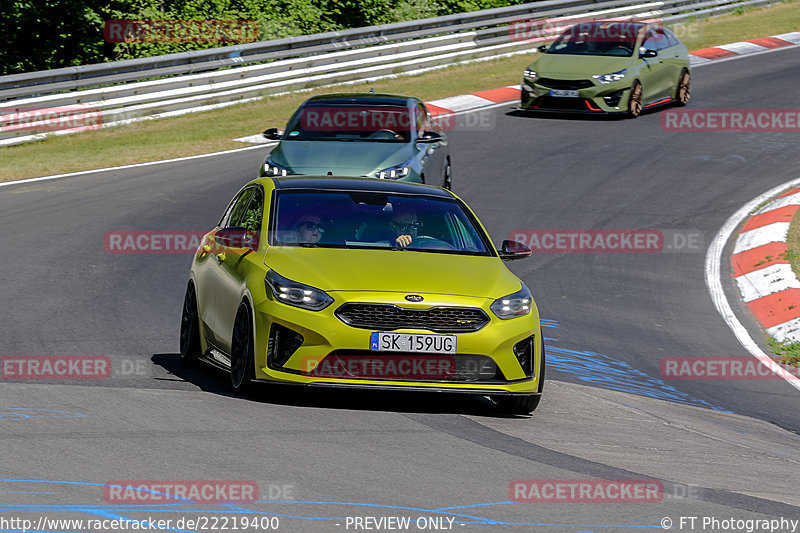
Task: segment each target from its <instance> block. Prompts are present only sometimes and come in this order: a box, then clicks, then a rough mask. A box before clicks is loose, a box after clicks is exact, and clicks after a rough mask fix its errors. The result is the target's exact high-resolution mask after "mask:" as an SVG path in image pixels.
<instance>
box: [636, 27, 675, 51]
mask: <svg viewBox="0 0 800 533" xmlns="http://www.w3.org/2000/svg"><path fill="white" fill-rule="evenodd" d="M643 46H644V47H645V48H647V49H648V50H663V49H664V48H669V47H670V46H671V45H670V44H669V40H668V39H667V36H666V34H665V33H664V30H662V29H661V28H653V29H650V30H648V32H647V39H645V41H644V45H643Z"/></svg>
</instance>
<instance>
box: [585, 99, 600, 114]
mask: <svg viewBox="0 0 800 533" xmlns="http://www.w3.org/2000/svg"><path fill="white" fill-rule="evenodd" d="M583 103H584V104H586V107H588V108H589V110H590V111H602V109H600V108H599V107H595V106H594V104H593V103H592V101H591V100H587V99H584V100H583Z"/></svg>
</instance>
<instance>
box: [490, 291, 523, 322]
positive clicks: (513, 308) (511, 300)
mask: <svg viewBox="0 0 800 533" xmlns="http://www.w3.org/2000/svg"><path fill="white" fill-rule="evenodd" d="M532 302H533V298H532V297H531V291H530V290H528V287H526V286H525V284H524V283H523V284H522V288H521V289H520V290H518V291H517V292H515V293H514V294H509V295H508V296H503V297H502V298H498V299H497V300H495V301H494V302H493V303H492V305H491V306H490V307H489V309H491V310H492V312H493V313H494V314H495V315H496V316H497V318H500V319H503V320H508V319H509V318H514V317H518V316H524V315H527V314H529V313H530V312H531V304H532Z"/></svg>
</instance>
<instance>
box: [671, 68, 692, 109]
mask: <svg viewBox="0 0 800 533" xmlns="http://www.w3.org/2000/svg"><path fill="white" fill-rule="evenodd" d="M691 97H692V94H691V92H689V71H688V70H686V69H683V71H681V77H680V78H678V87H677V89H676V90H675V101H676V102H678V105H686V104H687V103H689V98H691Z"/></svg>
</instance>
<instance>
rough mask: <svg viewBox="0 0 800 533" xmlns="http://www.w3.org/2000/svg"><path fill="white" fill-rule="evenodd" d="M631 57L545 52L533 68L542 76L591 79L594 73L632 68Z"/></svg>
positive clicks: (600, 73)
mask: <svg viewBox="0 0 800 533" xmlns="http://www.w3.org/2000/svg"><path fill="white" fill-rule="evenodd" d="M633 59H634V58H631V57H613V56H585V55H569V54H543V55H542V57H540V58H539V59H538V60H537V61H536V62H535V63H534V64H533V65H531V66H530V68H531V69H533V70H535V71H536V74H538V76H539V77H540V78H542V77H543V78H558V79H591V77H592V76H594V75H597V76H599V75H602V74H609V73H611V72H617V71H619V70H622V69H624V68H630V67H631V64H632V60H633Z"/></svg>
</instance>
